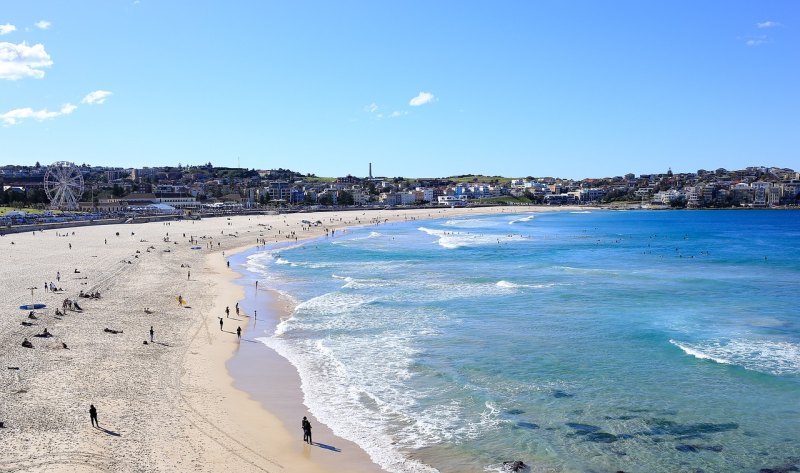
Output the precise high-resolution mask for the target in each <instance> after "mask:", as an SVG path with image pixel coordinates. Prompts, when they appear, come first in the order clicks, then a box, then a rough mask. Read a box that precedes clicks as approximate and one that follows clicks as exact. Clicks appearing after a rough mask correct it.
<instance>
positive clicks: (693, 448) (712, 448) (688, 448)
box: [675, 444, 722, 453]
mask: <svg viewBox="0 0 800 473" xmlns="http://www.w3.org/2000/svg"><path fill="white" fill-rule="evenodd" d="M675 450H677V451H679V452H699V451H701V450H705V451H707V452H717V453H719V452H721V451H722V446H721V445H690V444H678V445H675Z"/></svg>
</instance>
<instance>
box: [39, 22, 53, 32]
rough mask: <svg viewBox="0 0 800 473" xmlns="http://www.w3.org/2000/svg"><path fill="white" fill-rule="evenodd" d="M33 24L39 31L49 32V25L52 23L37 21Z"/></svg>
mask: <svg viewBox="0 0 800 473" xmlns="http://www.w3.org/2000/svg"><path fill="white" fill-rule="evenodd" d="M35 24H36V27H37V28H39V29H40V30H49V29H50V25H51V24H52V23H50V22H49V21H47V20H41V21H37V22H36V23H35Z"/></svg>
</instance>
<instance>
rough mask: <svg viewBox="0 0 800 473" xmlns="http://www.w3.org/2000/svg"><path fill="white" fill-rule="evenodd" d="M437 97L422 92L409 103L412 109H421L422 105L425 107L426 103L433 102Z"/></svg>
mask: <svg viewBox="0 0 800 473" xmlns="http://www.w3.org/2000/svg"><path fill="white" fill-rule="evenodd" d="M435 98H436V97H434V96H433V94H432V93H430V92H420V93H419V95H417V96H416V97H414V98H413V99H411V101H410V102H408V104H409V105H411V106H412V107H419V106H420V105H425V104H426V103H430V102H433V101H434V99H435Z"/></svg>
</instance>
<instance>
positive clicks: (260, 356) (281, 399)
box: [226, 207, 587, 473]
mask: <svg viewBox="0 0 800 473" xmlns="http://www.w3.org/2000/svg"><path fill="white" fill-rule="evenodd" d="M460 210H463V209H460ZM474 210H477V209H473V211H472V212H459V213H458V214H457V215H435V216H434V215H425V216H417V215H412V216H411V217H414V218H415V219H418V220H433V219H440V218H448V217H453V218H458V217H463V216H466V215H470V216H477V215H487V214H497V213H509V214H518V213H521V214H527V213H530V214H535V213H542V212H519V211H516V212H515V211H506V210H501V211H497V210H494V211H487V210H485V208H484V211H483V212H475V211H474ZM555 210H559V211H585V210H587V209H586V208H583V207H560V208H554V209H552V211H555ZM401 215H402V214H401ZM406 217H409V216H408V215H407V216H406ZM403 221H405V220H404V219H401V218H395V219H390V220H389V221H388V222H387V223H383V222H381V225H383V224H392V223H397V222H403ZM373 225H374V224H353V225H342V226H336V230H337V231H339V230H344V231H347V230H349V229H350V228H355V227H365V226H373ZM313 238H315V237H309V238H308V239H304V241H306V242H307V241H308V240H309V239H313ZM316 238H322V236H317V237H316ZM298 243H300V242H299V241H298ZM300 244H302V243H300ZM275 246H276V244H272V245H267V247H264V248H261V249H256V248H250V249H247V250H245V251H242V252H239V253H237V254H236V256H234V257H233V258H232V259H233V260H236V263H235V264H233V263H232V266H231V269H232V270H234V271H235V272H236V273H237V274H238V275H239V276H240V277H239V278H238V279H237V283H238V284H239V285H240V286H242V287H244V288H245V292H246V296H245V298H243V299H242V300H240V304H241V305H242V307H244V308H246V309H247V310H248V311H252V310H258V311H259V314H263V313H264V312H266V314H265V316H259V318H258V321H259V322H260V321H262V320H265V321H266V324H265V325H261V326H260V327H256V326H253V327H248V329H247V332H246V336H247V337H259V336H270V335H271V334H272V332H274V330H275V327H276V326H277V325H278V323H280V321H281V320H283V319H285V318H289V317H291V315H292V312H293V311H294V305H293V303H292V302H291V301H288V300H287V299H286V297H285V296H284V295H283V294H281V293H280V292H278V291H276V290H274V289H273V288H272V287H270V286H268V285H263V286H259V290H258V293H255V290H254V287H253V282H254V281H255V279H253V275H252V273H250V271H249V270H247V269H246V268H245V267H244V261H245V260H246V258H247V257H248V256H250V255H252V254H256V253H257V252H259V251H270V250H271V249H274V248H275ZM262 311H263V312H262ZM248 313H249V312H248ZM226 366H227V367H228V371H229V373H230V374H231V376H232V377H233V378H234V383H233V386H234V387H235V388H237V389H240V390H242V391H245V392H247V393H248V394H249V396H250V398H251V399H253V400H257V401H258V402H259V403H260V404H261V406H262V407H263V408H264V409H265V410H267V411H269V412H271V413H273V414H274V415H275V416H276V417H278V418H279V419H280V420H281V422H282V425H283V427H284V429H286V430H287V431H291V430H292V426H293V425H294V424H298V425H299V421H300V418H301V417H302V416H303V415H307V416H309V420H310V421H311V422H312V425H314V429H315V430H314V435H315V437H314V438H315V440H320V439H332V440H330V442H333V443H335V445H327V444H326V447H334V448H336V449H339V450H341V451H342V452H343V453H344V455H343V457H344V458H339V459H337V463H336V465H337V466H336V468H335V469H334V470H332V471H337V472H339V471H348V472H349V471H352V472H357V473H361V472H386V471H388V470H385V469H383V468H381V467H380V466H379V465H378V464H377V463H375V462H374V460H373V459H372V458H371V457H370V456H369V454H368V453H367V452H366V451H364V450H363V449H362V448H361V447H360V446H359V445H357V444H355V443H353V442H351V441H349V440H346V439H344V438H342V437H339V436H336V435H335V434H334V433H333V432H332V430H331V428H330V427H329V426H327V425H325V424H323V423H321V422H319V421H318V420H317V419H316V418H315V417H314V416H313V414H312V413H311V412H308V411H307V410H306V407H305V404H304V393H303V391H302V389H301V386H300V385H301V379H300V376H299V373H298V371H297V368H296V367H295V366H294V365H293V364H292V363H291V362H290V361H289V360H287V359H286V358H284V357H283V356H281V355H280V354H278V353H277V352H276V351H275V350H273V349H272V348H270V347H268V346H267V345H265V344H263V343H261V342H256V343H255V344H253V346H245V347H244V349H242V350H239V351H237V352H236V353H235V354H234V356H232V357H231V358H230V359H229V360H228V361H227V363H226ZM259 367H264V368H265V369H266V370H268V371H270V372H275V373H277V377H278V378H279V383H280V384H281V388H280V391H281V393H290V394H289V396H288V399H287V396H284V395H283V394H280V393H277V392H276V391H275V390H273V389H271V387H270V386H269V382H268V381H263V380H259V379H258V378H259V375H260V372H259ZM291 399H294V400H295V402H292V401H291ZM296 400H300V401H301V402H299V403H298V402H296ZM298 430H299V429H298ZM320 434H321V435H320ZM298 436H299V433H298ZM322 441H323V442H324V441H325V440H322ZM340 447H341V448H340ZM325 450H329V451H330V450H331V449H330V448H325ZM320 456H324V455H320ZM408 459H409V460H412V461H418V460H414V459H413V458H411V457H409V458H408ZM426 466H428V465H426Z"/></svg>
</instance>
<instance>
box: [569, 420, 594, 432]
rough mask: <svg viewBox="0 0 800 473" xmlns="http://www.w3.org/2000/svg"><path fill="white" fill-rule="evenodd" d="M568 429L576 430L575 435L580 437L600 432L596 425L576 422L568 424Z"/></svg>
mask: <svg viewBox="0 0 800 473" xmlns="http://www.w3.org/2000/svg"><path fill="white" fill-rule="evenodd" d="M567 427H569V428H571V429H574V430H575V433H576V434H578V435H584V434H588V433H590V432H597V431H598V430H600V427H598V426H596V425H589V424H578V423H576V422H567Z"/></svg>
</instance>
